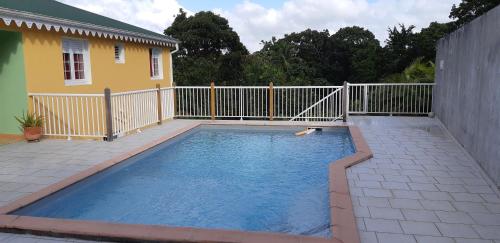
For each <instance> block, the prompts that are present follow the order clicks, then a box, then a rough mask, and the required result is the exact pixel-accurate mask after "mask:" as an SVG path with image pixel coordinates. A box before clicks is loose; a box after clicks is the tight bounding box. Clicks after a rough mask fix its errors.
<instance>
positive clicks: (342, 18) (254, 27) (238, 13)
mask: <svg viewBox="0 0 500 243" xmlns="http://www.w3.org/2000/svg"><path fill="white" fill-rule="evenodd" d="M60 1H61V2H64V3H67V4H70V5H73V6H76V7H79V8H83V9H85V10H88V11H91V12H94V13H97V14H101V15H105V16H108V17H111V18H114V19H118V20H121V21H124V22H127V23H130V24H133V25H137V26H140V27H143V28H146V29H149V30H152V31H155V32H158V33H163V30H164V29H165V28H167V27H168V26H170V24H171V23H172V21H173V20H174V16H175V14H177V13H178V12H179V8H183V9H185V10H186V12H188V13H189V14H193V13H196V12H198V11H202V10H211V11H214V12H215V13H218V14H220V15H221V16H223V17H225V18H227V19H228V20H229V25H230V26H231V27H232V28H233V29H234V30H235V31H236V32H238V34H239V36H240V38H241V41H242V42H243V44H245V46H247V48H248V49H249V50H250V51H252V52H253V51H257V50H259V49H260V47H261V45H260V41H261V40H269V39H271V37H272V36H276V37H282V36H283V34H285V33H291V32H294V31H295V32H298V31H302V30H305V29H307V28H311V29H316V30H323V29H328V30H329V31H330V33H335V32H336V31H337V30H338V29H339V28H341V27H345V26H352V25H358V26H361V27H365V28H368V29H369V30H371V31H372V32H373V33H374V34H375V36H376V37H377V39H379V40H380V42H381V44H383V41H384V40H385V39H386V37H387V28H388V27H390V26H394V25H397V24H398V23H404V24H406V25H410V24H413V25H415V26H416V27H417V30H420V28H422V27H427V26H428V25H429V23H430V22H431V21H438V22H447V21H449V20H450V19H449V18H448V15H449V13H450V9H451V6H452V5H453V4H454V3H455V4H456V3H459V2H460V0H219V1H215V0H214V1H209V0H133V1H131V0H60Z"/></svg>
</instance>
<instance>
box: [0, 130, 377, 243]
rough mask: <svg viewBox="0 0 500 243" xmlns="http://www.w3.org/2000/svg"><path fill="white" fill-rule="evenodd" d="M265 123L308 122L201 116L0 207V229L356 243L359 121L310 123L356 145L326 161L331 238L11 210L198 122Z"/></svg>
mask: <svg viewBox="0 0 500 243" xmlns="http://www.w3.org/2000/svg"><path fill="white" fill-rule="evenodd" d="M204 124H206V125H209V124H215V125H220V124H225V125H267V126H274V125H276V126H283V125H286V126H290V125H291V126H295V125H296V126H304V125H311V124H312V123H302V122H299V123H294V124H291V123H286V124H285V123H282V122H262V123H255V122H248V123H245V122H241V121H220V122H219V121H200V122H198V123H194V124H192V125H189V126H187V127H184V128H182V129H179V130H177V131H176V132H175V133H173V134H169V135H167V136H164V137H162V138H160V139H157V140H155V141H153V142H151V143H149V144H147V145H145V146H142V147H140V148H137V149H134V150H132V151H130V152H127V153H125V154H122V155H120V156H118V157H115V158H112V159H110V160H107V161H105V162H102V163H100V164H97V165H95V166H93V167H91V168H89V169H87V170H85V171H82V172H80V173H77V174H75V175H73V176H70V177H68V178H66V179H64V180H62V181H60V182H58V183H55V184H52V185H50V186H48V187H46V188H44V189H42V190H40V191H38V192H35V193H32V194H30V195H28V196H25V197H22V198H20V199H18V200H16V201H14V202H12V203H10V204H8V205H6V206H4V207H1V208H0V231H4V232H21V233H30V234H37V235H46V236H56V237H77V238H82V239H89V240H118V241H128V242H130V241H131V242H148V241H149V242H273V243H276V242H297V243H299V242H300V243H302V242H311V243H314V242H318V243H319V242H330V243H342V242H344V243H358V242H360V238H359V234H358V230H357V226H356V220H355V217H354V212H353V207H352V201H351V197H350V194H349V186H348V183H347V178H346V171H345V170H346V168H348V167H349V166H352V165H355V164H357V163H360V162H362V161H364V160H367V159H369V158H371V157H372V153H371V150H370V148H369V147H368V145H367V143H366V142H365V140H364V138H363V137H362V135H361V132H360V131H359V129H358V128H357V127H354V126H348V125H345V124H341V125H325V124H324V123H322V124H321V123H319V124H314V125H318V126H324V127H347V128H348V129H349V132H350V134H351V137H352V141H353V143H354V145H355V147H356V153H355V154H353V155H351V156H349V157H346V158H343V159H340V160H337V161H334V162H332V163H330V165H329V193H330V195H329V198H330V215H331V230H332V232H333V238H331V239H325V238H320V237H311V236H300V235H288V234H280V233H265V232H247V231H237V230H217V229H200V228H190V227H171V226H155V225H138V224H119V223H107V222H101V221H87V220H85V221H84V220H70V219H55V218H43V217H30V216H17V215H9V214H8V213H9V212H13V211H15V210H17V209H20V208H22V207H25V206H27V205H29V204H31V203H34V202H36V201H38V200H40V199H42V198H44V197H46V196H49V195H51V194H53V193H55V192H57V191H59V190H62V189H64V188H66V187H68V186H70V185H73V184H75V183H77V182H79V181H81V180H83V179H85V178H87V177H89V176H91V175H94V174H96V173H99V172H100V171H103V170H105V169H107V168H109V167H112V166H114V165H116V164H118V163H120V162H122V161H123V160H125V159H127V158H130V157H132V156H134V155H137V154H139V153H141V152H143V151H145V150H147V149H149V148H152V147H154V146H156V145H158V144H160V143H162V142H165V141H166V140H169V139H171V138H174V137H176V136H178V135H180V134H182V133H184V132H186V131H189V130H191V129H193V128H195V127H198V126H199V125H204Z"/></svg>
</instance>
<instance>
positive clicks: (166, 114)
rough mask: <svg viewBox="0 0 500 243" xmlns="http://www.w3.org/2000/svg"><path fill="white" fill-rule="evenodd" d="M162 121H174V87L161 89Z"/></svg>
mask: <svg viewBox="0 0 500 243" xmlns="http://www.w3.org/2000/svg"><path fill="white" fill-rule="evenodd" d="M160 90H161V91H160V92H161V109H162V110H161V119H162V120H167V119H173V118H174V117H175V104H174V95H175V89H174V88H172V87H169V88H161V89H160Z"/></svg>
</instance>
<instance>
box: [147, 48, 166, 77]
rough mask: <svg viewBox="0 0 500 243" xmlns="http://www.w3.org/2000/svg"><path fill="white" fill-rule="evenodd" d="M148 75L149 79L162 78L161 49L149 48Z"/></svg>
mask: <svg viewBox="0 0 500 243" xmlns="http://www.w3.org/2000/svg"><path fill="white" fill-rule="evenodd" d="M149 75H150V76H151V79H153V80H157V79H163V63H162V60H161V49H158V48H150V49H149Z"/></svg>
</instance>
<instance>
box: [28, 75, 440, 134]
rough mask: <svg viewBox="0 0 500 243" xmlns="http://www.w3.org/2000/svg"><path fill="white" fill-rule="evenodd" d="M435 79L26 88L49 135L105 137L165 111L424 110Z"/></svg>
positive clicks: (246, 114)
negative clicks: (81, 90) (58, 90)
mask: <svg viewBox="0 0 500 243" xmlns="http://www.w3.org/2000/svg"><path fill="white" fill-rule="evenodd" d="M433 87H434V84H421V83H405V84H349V83H345V84H344V86H273V85H272V83H271V84H270V85H269V86H215V85H214V84H213V83H212V84H211V86H177V87H169V88H160V87H159V86H157V87H156V88H155V89H147V90H137V91H130V92H121V93H111V91H110V90H108V89H106V90H105V92H104V94H40V93H30V94H29V97H30V103H31V104H30V106H31V108H32V112H34V113H35V114H37V115H40V116H43V117H44V119H45V122H44V127H43V128H44V134H45V135H49V136H68V138H70V137H73V136H81V137H103V138H106V139H107V140H108V141H111V140H112V139H113V137H117V136H122V135H125V134H127V133H130V132H133V131H140V129H141V128H143V127H147V126H151V125H153V124H155V123H161V122H162V121H163V120H166V119H172V118H195V119H259V120H275V119H276V120H290V121H335V120H339V119H344V120H345V119H346V118H347V116H348V115H350V114H353V115H354V114H390V115H392V114H395V115H398V114H399V115H426V114H429V113H430V112H432V91H433Z"/></svg>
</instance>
